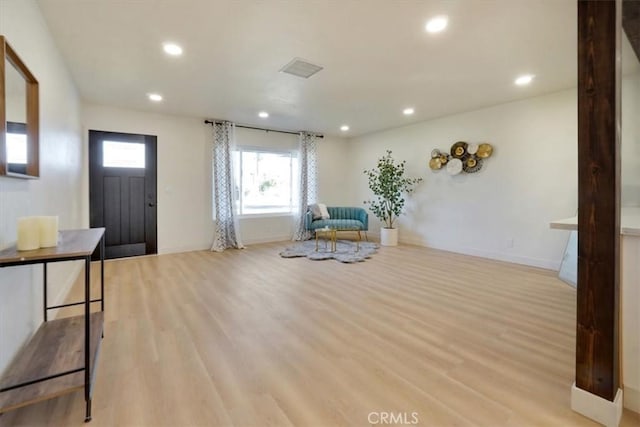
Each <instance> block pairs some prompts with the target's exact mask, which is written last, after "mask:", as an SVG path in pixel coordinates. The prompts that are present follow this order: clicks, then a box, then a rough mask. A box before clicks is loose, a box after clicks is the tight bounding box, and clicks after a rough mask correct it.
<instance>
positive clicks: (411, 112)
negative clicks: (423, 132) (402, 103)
mask: <svg viewBox="0 0 640 427" xmlns="http://www.w3.org/2000/svg"><path fill="white" fill-rule="evenodd" d="M415 112H416V111H415V110H414V109H413V108H405V109H404V110H402V114H404V115H405V116H410V115H412V114H413V113H415Z"/></svg>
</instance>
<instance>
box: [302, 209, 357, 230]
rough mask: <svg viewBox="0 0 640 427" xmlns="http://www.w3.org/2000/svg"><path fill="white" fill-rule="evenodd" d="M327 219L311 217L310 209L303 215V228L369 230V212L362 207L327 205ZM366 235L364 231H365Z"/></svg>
mask: <svg viewBox="0 0 640 427" xmlns="http://www.w3.org/2000/svg"><path fill="white" fill-rule="evenodd" d="M327 210H328V211H329V217H330V218H329V219H316V220H314V219H313V214H312V213H311V211H307V213H306V215H305V221H304V222H305V228H306V229H307V230H310V231H315V230H316V229H317V228H325V227H329V228H335V229H338V230H357V231H365V232H366V231H367V230H369V214H368V213H367V211H366V210H364V209H363V208H356V207H329V206H327ZM365 236H366V233H365Z"/></svg>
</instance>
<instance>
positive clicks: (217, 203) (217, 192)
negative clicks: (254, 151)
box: [211, 122, 244, 252]
mask: <svg viewBox="0 0 640 427" xmlns="http://www.w3.org/2000/svg"><path fill="white" fill-rule="evenodd" d="M234 131H235V126H234V125H233V123H230V122H216V123H214V125H213V135H214V140H213V211H214V213H215V220H214V221H215V235H214V237H213V245H212V246H211V250H212V251H216V252H222V251H224V250H225V249H227V248H237V249H242V248H244V246H243V245H242V242H241V241H240V237H239V235H238V232H239V226H238V218H237V216H236V208H235V194H234V191H235V184H234V176H235V175H234V174H233V157H232V156H233V150H234V148H235V132H234Z"/></svg>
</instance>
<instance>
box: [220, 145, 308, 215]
mask: <svg viewBox="0 0 640 427" xmlns="http://www.w3.org/2000/svg"><path fill="white" fill-rule="evenodd" d="M233 161H234V166H235V173H236V183H237V193H236V200H237V202H238V209H239V213H240V215H254V214H274V213H291V212H292V211H293V206H294V200H295V192H296V189H295V181H296V180H295V179H294V176H295V171H296V170H297V164H298V159H297V157H296V155H295V153H293V152H290V151H270V150H265V149H253V148H241V147H239V148H238V149H237V151H236V152H234V153H233Z"/></svg>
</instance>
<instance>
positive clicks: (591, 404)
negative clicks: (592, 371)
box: [571, 383, 623, 427]
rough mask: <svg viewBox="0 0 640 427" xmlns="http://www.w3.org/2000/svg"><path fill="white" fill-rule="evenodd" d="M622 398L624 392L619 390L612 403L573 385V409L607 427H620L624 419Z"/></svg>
mask: <svg viewBox="0 0 640 427" xmlns="http://www.w3.org/2000/svg"><path fill="white" fill-rule="evenodd" d="M622 396H623V393H622V390H621V389H618V391H617V392H616V397H615V399H614V400H613V402H611V401H609V400H607V399H603V398H602V397H600V396H597V395H595V394H593V393H589V392H588V391H585V390H582V389H580V388H578V387H576V383H573V385H572V386H571V409H573V410H574V411H576V412H577V413H579V414H582V415H584V416H585V417H587V418H591V419H592V420H594V421H597V422H599V423H600V424H602V425H605V426H607V427H618V425H619V424H620V419H621V418H622V400H623V397H622Z"/></svg>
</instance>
